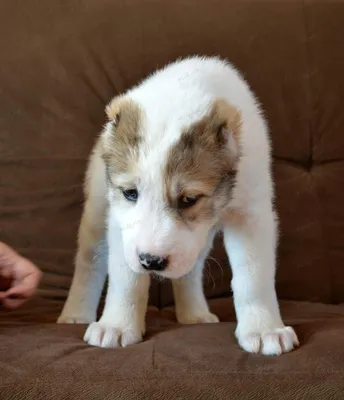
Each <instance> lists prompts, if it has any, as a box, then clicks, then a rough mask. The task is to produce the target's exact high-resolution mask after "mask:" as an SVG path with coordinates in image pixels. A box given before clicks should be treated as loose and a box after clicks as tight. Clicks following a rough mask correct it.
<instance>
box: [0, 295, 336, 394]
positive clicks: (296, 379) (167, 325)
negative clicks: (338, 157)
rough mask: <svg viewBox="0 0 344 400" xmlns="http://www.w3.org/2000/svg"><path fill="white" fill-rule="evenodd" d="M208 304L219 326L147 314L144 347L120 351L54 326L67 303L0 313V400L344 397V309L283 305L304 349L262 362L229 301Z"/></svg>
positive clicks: (75, 329)
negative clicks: (241, 340) (246, 346)
mask: <svg viewBox="0 0 344 400" xmlns="http://www.w3.org/2000/svg"><path fill="white" fill-rule="evenodd" d="M210 304H211V308H212V311H214V312H216V313H218V315H219V316H220V318H221V321H222V322H221V323H220V324H207V325H194V326H181V325H178V324H177V323H176V322H175V317H174V313H173V309H172V308H165V309H164V310H162V311H160V312H158V310H157V309H155V308H150V310H149V313H148V317H147V324H148V332H147V337H146V338H145V340H144V342H143V343H140V344H138V345H134V346H131V347H128V348H126V349H118V350H117V349H116V350H109V349H100V348H95V347H90V346H88V345H86V344H85V343H84V342H83V341H82V336H83V333H84V331H85V326H83V325H57V324H54V323H53V321H54V319H55V318H56V316H57V315H58V313H59V310H60V308H61V306H62V303H61V302H57V301H45V302H43V301H41V300H40V299H37V300H35V301H32V302H31V304H28V305H27V306H26V307H24V308H23V309H21V310H18V311H16V312H11V313H4V314H1V315H0V318H1V323H0V371H1V374H0V393H1V399H2V400H7V399H8V400H9V399H35V400H40V399H42V400H43V399H44V400H46V399H69V398H73V399H75V400H77V399H83V400H88V399H142V398H149V399H196V398H197V399H205V400H208V399H219V400H220V399H221V400H223V399H224V398H230V399H233V400H235V399H248V398H252V399H253V398H254V399H257V400H258V399H264V400H265V399H268V398H278V399H281V400H283V399H285V400H286V399H288V400H289V399H293V400H295V399H310V400H313V399H320V398H321V399H342V393H343V391H344V381H343V370H344V337H343V334H342V332H343V329H344V306H331V305H323V304H310V303H302V302H282V304H281V309H282V314H283V316H284V318H285V320H286V321H287V322H288V323H290V324H292V325H293V326H294V327H295V329H296V331H297V333H298V335H299V338H300V341H301V347H300V348H299V349H297V350H295V351H293V352H291V353H289V354H285V355H282V356H280V357H264V356H259V355H250V354H248V353H245V352H244V351H242V350H241V349H240V348H239V347H238V345H237V343H236V341H235V339H234V336H233V332H234V329H235V322H234V321H235V318H234V311H233V304H232V302H231V300H230V299H217V300H213V301H211V302H210Z"/></svg>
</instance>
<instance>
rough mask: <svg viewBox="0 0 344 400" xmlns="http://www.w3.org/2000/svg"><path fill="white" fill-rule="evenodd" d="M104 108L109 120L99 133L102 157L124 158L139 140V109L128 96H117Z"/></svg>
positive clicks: (140, 113) (140, 115) (136, 145)
mask: <svg viewBox="0 0 344 400" xmlns="http://www.w3.org/2000/svg"><path fill="white" fill-rule="evenodd" d="M105 110H106V114H107V117H108V119H109V121H108V123H107V124H106V125H105V127H104V129H103V132H102V134H101V143H102V148H103V158H108V157H109V156H110V155H111V156H113V155H116V156H118V158H120V157H122V158H123V157H124V158H125V157H126V155H127V154H129V153H130V152H132V151H133V149H136V148H137V147H138V144H139V141H140V136H139V130H140V126H141V121H142V112H141V109H140V107H139V106H138V105H137V104H136V103H135V102H133V101H132V100H131V99H130V98H127V97H124V96H118V97H115V98H114V99H113V100H112V101H111V102H110V103H109V104H108V105H107V106H106V109H105Z"/></svg>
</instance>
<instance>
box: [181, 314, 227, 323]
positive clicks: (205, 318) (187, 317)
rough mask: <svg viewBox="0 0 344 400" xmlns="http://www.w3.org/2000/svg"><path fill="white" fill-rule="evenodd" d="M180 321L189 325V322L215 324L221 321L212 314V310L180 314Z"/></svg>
mask: <svg viewBox="0 0 344 400" xmlns="http://www.w3.org/2000/svg"><path fill="white" fill-rule="evenodd" d="M177 319H178V322H179V323H180V324H184V325H189V324H213V323H216V322H219V318H218V317H217V316H216V315H215V314H212V313H211V312H209V311H208V312H204V313H199V314H196V313H194V314H187V313H185V314H179V315H178V316H177Z"/></svg>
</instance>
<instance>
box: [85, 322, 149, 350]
mask: <svg viewBox="0 0 344 400" xmlns="http://www.w3.org/2000/svg"><path fill="white" fill-rule="evenodd" d="M84 341H85V342H87V343H88V344H89V345H91V346H97V347H107V348H116V347H126V346H129V345H131V344H136V343H139V342H141V341H142V333H141V330H140V329H133V328H121V327H117V326H113V325H108V324H104V323H100V322H93V323H92V324H91V325H90V326H89V327H88V328H87V330H86V333H85V336H84Z"/></svg>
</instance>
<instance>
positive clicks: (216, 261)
mask: <svg viewBox="0 0 344 400" xmlns="http://www.w3.org/2000/svg"><path fill="white" fill-rule="evenodd" d="M208 259H209V260H212V261H214V262H215V264H216V265H217V266H218V267H219V268H220V270H221V274H222V276H221V279H223V277H224V272H223V267H222V265H221V264H220V262H219V261H218V260H216V258H214V257H208Z"/></svg>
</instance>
